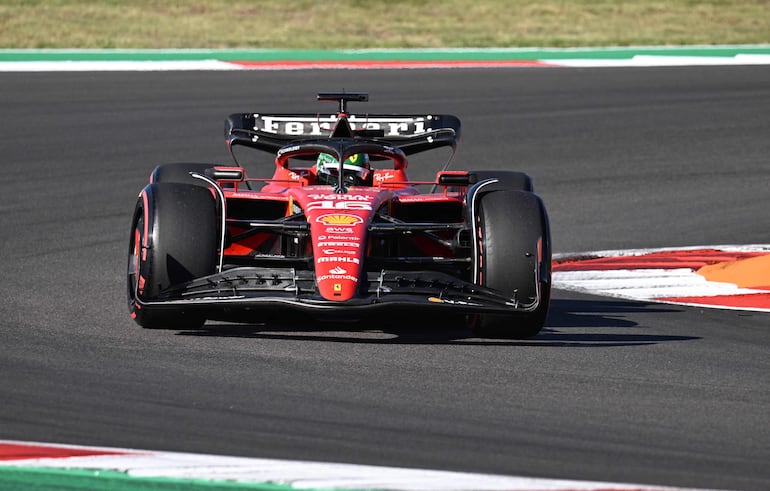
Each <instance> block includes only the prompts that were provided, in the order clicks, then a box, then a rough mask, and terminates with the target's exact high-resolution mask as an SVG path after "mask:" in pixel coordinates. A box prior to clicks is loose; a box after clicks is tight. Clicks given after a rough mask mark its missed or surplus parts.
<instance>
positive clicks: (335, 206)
mask: <svg viewBox="0 0 770 491" xmlns="http://www.w3.org/2000/svg"><path fill="white" fill-rule="evenodd" d="M306 209H307V211H313V210H371V209H372V205H370V204H369V203H361V202H358V201H332V200H324V201H311V202H310V203H308V204H307V206H306Z"/></svg>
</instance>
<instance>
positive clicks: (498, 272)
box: [468, 190, 551, 339]
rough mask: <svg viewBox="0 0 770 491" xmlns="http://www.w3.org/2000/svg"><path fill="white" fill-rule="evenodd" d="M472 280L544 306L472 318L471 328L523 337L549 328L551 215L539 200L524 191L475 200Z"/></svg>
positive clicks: (517, 337) (484, 196) (518, 337)
mask: <svg viewBox="0 0 770 491" xmlns="http://www.w3.org/2000/svg"><path fill="white" fill-rule="evenodd" d="M474 215H475V216H474V220H475V221H476V223H477V227H478V229H477V232H478V233H477V239H476V240H477V241H478V242H477V247H475V249H474V250H475V256H476V257H475V258H474V275H475V277H474V282H475V283H477V284H479V285H482V286H486V287H488V288H492V289H494V290H497V291H499V292H500V293H503V294H504V295H505V296H507V297H509V298H516V299H517V300H518V302H520V303H522V304H528V303H533V301H534V300H535V299H536V298H537V296H538V292H539V295H540V303H539V304H538V305H537V307H536V308H535V309H534V310H532V311H530V312H521V311H512V312H511V313H510V314H474V315H472V316H470V317H469V319H468V320H469V325H470V327H471V328H472V329H474V330H475V331H476V332H477V333H479V334H481V335H483V336H491V337H503V338H515V339H523V338H528V337H532V336H534V335H536V334H537V333H538V332H540V330H541V329H542V327H543V325H544V324H545V320H546V316H547V314H548V305H549V301H550V296H551V244H550V232H549V224H548V216H547V214H546V210H545V206H544V205H543V202H542V201H541V200H540V198H539V197H538V196H537V195H535V194H533V193H530V192H525V191H510V190H509V191H492V192H489V193H485V194H483V195H481V196H480V197H478V198H477V203H476V206H475V210H474Z"/></svg>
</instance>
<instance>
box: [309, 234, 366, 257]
mask: <svg viewBox="0 0 770 491" xmlns="http://www.w3.org/2000/svg"><path fill="white" fill-rule="evenodd" d="M324 238H326V237H325V236H324ZM341 238H343V239H345V238H347V237H341ZM319 239H320V237H319ZM318 247H355V248H360V247H361V244H359V243H358V242H331V241H326V242H319V243H318ZM346 253H349V254H353V253H352V252H346Z"/></svg>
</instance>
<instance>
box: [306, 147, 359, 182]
mask: <svg viewBox="0 0 770 491" xmlns="http://www.w3.org/2000/svg"><path fill="white" fill-rule="evenodd" d="M339 168H340V164H339V163H338V162H337V159H336V158H334V157H333V156H332V155H329V154H328V153H320V154H318V159H317V160H316V176H317V177H318V182H319V183H321V184H332V185H333V184H336V183H337V173H338V172H339ZM342 173H343V178H344V181H345V183H346V184H347V185H349V186H362V185H367V184H371V172H370V170H369V155H368V154H365V153H356V154H353V155H351V156H350V157H348V158H347V159H345V162H343V164H342Z"/></svg>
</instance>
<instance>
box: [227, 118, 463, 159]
mask: <svg viewBox="0 0 770 491" xmlns="http://www.w3.org/2000/svg"><path fill="white" fill-rule="evenodd" d="M323 138H329V139H332V138H354V139H355V138H362V139H366V140H369V141H372V140H374V141H379V142H382V143H385V144H388V145H391V146H394V147H397V148H399V149H401V150H402V151H403V152H404V154H406V155H410V154H414V153H418V152H423V151H426V150H430V149H433V148H437V147H444V146H451V147H452V148H453V149H456V147H457V143H458V142H459V140H460V120H459V119H458V118H457V117H456V116H452V115H449V114H437V115H397V114H389V115H387V114H383V115H379V114H363V115H359V114H350V115H348V114H346V113H343V112H341V113H339V114H331V115H330V114H328V113H327V114H260V113H237V114H231V115H230V116H228V117H227V119H226V120H225V140H226V142H227V145H228V148H229V149H230V150H231V152H232V147H233V146H234V145H243V146H246V147H251V148H254V149H257V150H262V151H265V152H270V153H273V154H275V153H277V152H278V150H279V149H281V148H282V147H284V146H285V145H287V144H289V143H292V142H298V141H302V140H318V139H323Z"/></svg>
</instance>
